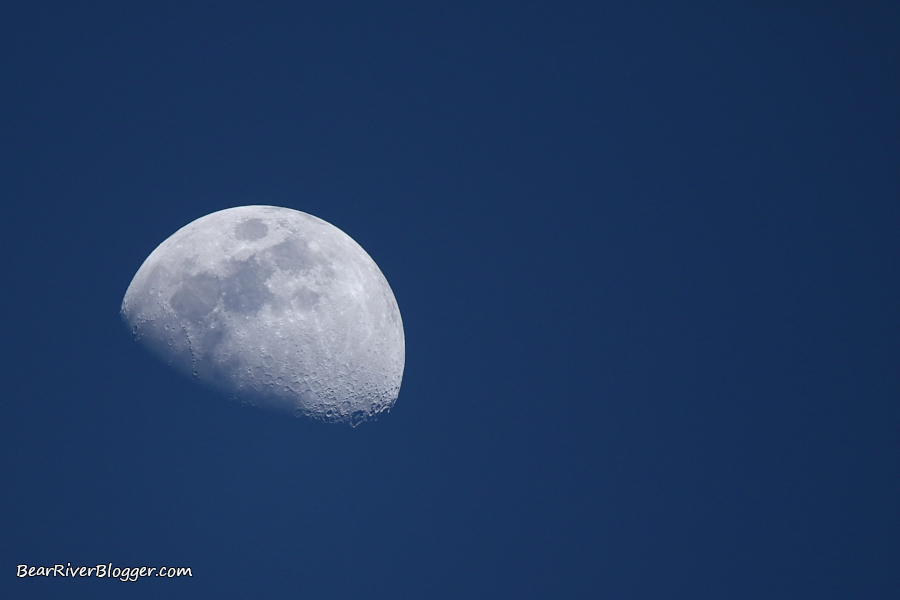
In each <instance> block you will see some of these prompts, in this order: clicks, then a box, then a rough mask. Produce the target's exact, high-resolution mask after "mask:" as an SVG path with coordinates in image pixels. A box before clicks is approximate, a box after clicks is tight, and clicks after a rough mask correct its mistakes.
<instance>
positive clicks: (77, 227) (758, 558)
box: [0, 1, 900, 600]
mask: <svg viewBox="0 0 900 600" xmlns="http://www.w3.org/2000/svg"><path fill="white" fill-rule="evenodd" d="M898 27H900V11H898V8H897V4H896V3H893V2H868V3H859V2H849V1H848V2H843V3H822V2H805V3H799V2H788V3H785V2H755V3H752V6H739V5H738V3H726V4H725V5H723V4H722V3H715V2H688V3H661V2H620V3H615V4H607V5H604V4H599V3H594V2H584V3H566V2H544V3H538V2H523V3H519V4H518V5H516V4H515V3H490V2H474V3H464V2H448V3H440V4H439V3H414V2H409V3H399V2H394V3H388V2H372V3H363V2H357V3H351V2H327V3H319V4H318V5H312V4H311V3H299V2H295V3H284V4H278V3H269V4H268V5H266V4H259V3H255V4H251V3H246V4H225V3H212V2H210V3H199V2H179V3H160V2H154V3H142V4H138V3H72V2H59V3H46V2H24V3H18V5H17V6H11V5H10V6H5V7H4V8H3V9H0V82H2V83H0V85H2V88H0V91H2V93H0V111H2V113H0V114H2V117H0V152H2V154H0V200H2V209H3V210H2V219H0V227H2V236H0V239H2V243H3V256H4V257H5V260H4V279H5V281H6V283H5V285H4V286H3V293H2V295H0V297H2V300H0V302H2V306H3V309H4V310H3V314H4V319H3V335H2V348H3V355H2V359H3V361H2V364H3V373H4V375H5V384H4V391H3V393H2V398H3V399H2V403H0V410H2V414H0V428H2V429H0V457H2V461H0V465H2V466H0V475H2V481H3V490H4V491H3V494H2V500H0V502H2V504H0V509H2V521H0V523H2V529H0V539H2V552H0V557H2V561H0V569H2V570H3V572H4V574H3V576H2V577H0V581H2V582H3V583H2V588H3V589H2V590H0V595H2V596H3V597H8V598H47V597H67V598H92V599H96V598H120V597H132V598H162V597H166V598H201V597H202V598H207V597H208V598H227V597H235V598H247V597H260V598H280V597H291V598H353V599H356V598H390V599H392V600H393V599H397V598H414V599H422V598H448V599H460V598H541V599H543V598H647V599H658V598H686V599H696V598H710V599H720V598H747V599H757V598H767V599H779V598H784V599H792V600H793V599H797V598H814V599H817V600H818V599H822V598H894V597H897V596H898V595H900V569H898V565H900V509H898V507H900V312H898V308H900V268H898V267H900V260H898V259H900V236H898V224H900V168H898V167H900V164H898V156H900V148H898V139H900V83H898V82H900V38H898V36H897V31H898ZM243 204H274V205H279V206H286V207H290V208H294V209H297V210H302V211H304V212H308V213H310V214H313V215H316V216H318V217H320V218H323V219H325V220H327V221H329V222H330V223H332V224H334V225H336V226H337V227H339V228H341V229H342V230H344V231H345V232H347V233H348V234H349V235H351V236H352V237H353V238H354V239H355V240H356V241H357V242H359V243H360V244H361V245H362V246H363V247H364V248H365V249H366V250H367V251H368V253H369V254H370V255H371V256H372V257H373V258H374V259H375V261H376V262H377V263H378V265H379V266H380V267H381V269H382V271H383V272H384V274H385V276H386V277H387V279H388V281H389V282H390V284H391V286H392V288H393V290H394V293H395V295H396V297H397V301H398V303H399V305H400V310H401V313H402V316H403V320H404V325H405V331H406V344H407V362H406V371H405V375H404V379H403V385H402V388H401V391H400V398H399V400H398V402H397V404H396V406H395V407H394V409H393V410H392V411H391V412H390V413H389V414H387V415H384V416H383V417H382V418H380V419H379V420H378V421H376V422H374V423H366V424H363V425H362V426H360V427H358V428H356V429H350V428H346V427H340V426H326V425H322V424H316V423H312V422H307V421H304V420H297V419H291V418H283V417H279V416H277V415H272V414H268V413H264V412H261V411H258V410H254V409H251V408H244V407H241V406H239V405H236V404H230V403H228V402H227V401H224V400H222V399H221V398H219V397H216V396H215V395H214V394H212V393H209V392H207V391H204V390H203V389H200V388H196V387H194V386H192V385H191V384H190V383H189V382H187V381H184V380H182V379H180V378H179V377H178V376H177V375H176V374H174V373H173V372H170V371H169V370H167V369H166V368H165V366H163V365H161V364H157V362H156V361H155V360H154V359H153V358H152V357H151V356H150V355H148V354H147V353H145V352H144V351H143V350H142V349H141V348H140V347H138V346H137V345H136V344H135V343H134V342H133V341H132V339H131V338H130V336H129V334H128V332H127V331H126V330H125V328H124V327H123V326H122V324H121V322H120V319H119V314H118V312H119V305H120V303H121V300H122V296H123V295H124V293H125V289H126V288H127V286H128V284H129V282H130V281H131V277H132V276H133V275H134V273H135V272H136V271H137V269H138V267H139V266H140V265H141V263H142V262H143V260H144V259H145V258H146V256H147V255H148V254H149V253H150V252H151V251H152V250H153V249H154V248H155V247H156V246H157V245H158V244H159V243H160V242H162V241H163V240H164V239H165V238H166V237H168V236H169V235H171V234H172V233H174V232H175V231H176V230H177V229H178V228H180V227H182V226H183V225H185V224H187V223H188V222H190V221H192V220H194V219H196V218H198V217H200V216H203V215H205V214H207V213H210V212H213V211H215V210H219V209H222V208H227V207H231V206H237V205H243ZM68 562H71V563H72V564H73V565H82V564H84V565H96V564H98V563H104V564H105V563H109V562H112V563H114V565H115V566H128V567H132V566H141V565H147V566H161V565H169V566H184V567H191V568H192V570H193V574H194V575H193V577H192V578H190V579H186V578H181V579H173V580H161V579H142V580H140V581H137V582H134V583H122V582H118V581H109V580H96V579H76V580H72V579H60V578H57V579H55V580H53V579H50V580H45V579H34V578H29V579H18V578H16V577H15V569H16V565H18V564H29V565H45V564H49V565H52V564H56V563H68Z"/></svg>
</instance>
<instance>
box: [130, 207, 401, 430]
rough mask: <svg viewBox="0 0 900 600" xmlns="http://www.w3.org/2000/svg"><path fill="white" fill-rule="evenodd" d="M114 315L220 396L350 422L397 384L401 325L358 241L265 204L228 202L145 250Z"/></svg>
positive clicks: (383, 401) (380, 403)
mask: <svg viewBox="0 0 900 600" xmlns="http://www.w3.org/2000/svg"><path fill="white" fill-rule="evenodd" d="M122 318H123V319H124V320H125V321H126V323H127V324H128V325H129V326H130V327H131V330H132V332H133V333H134V335H135V337H136V338H137V339H138V340H139V341H140V342H141V343H142V344H144V345H145V346H146V347H147V348H148V349H149V350H151V351H152V352H153V353H154V354H156V355H157V356H158V357H159V358H161V359H162V360H164V361H165V362H167V363H168V364H170V365H172V366H173V367H175V368H176V369H178V370H180V371H182V372H183V373H185V374H187V375H189V376H191V377H193V378H195V379H198V380H199V381H200V382H201V383H205V384H207V385H209V386H211V387H213V388H216V389H218V390H220V391H221V392H223V393H225V394H226V395H228V396H231V397H234V398H237V399H240V400H243V401H247V402H251V403H254V404H258V405H260V406H266V407H271V408H276V409H281V410H286V411H291V412H293V413H294V414H295V415H297V416H300V415H307V416H310V417H312V418H315V419H321V420H324V421H342V422H349V423H351V424H356V423H359V422H361V421H364V420H366V419H368V418H370V417H372V416H373V415H375V414H377V413H379V412H381V411H384V410H387V409H389V408H390V407H391V406H392V405H393V403H394V401H396V399H397V395H398V394H399V392H400V380H401V379H402V377H403V365H404V361H405V353H406V350H405V342H404V336H403V323H402V321H401V320H400V310H399V308H398V307H397V301H396V299H395V298H394V293H393V292H392V291H391V287H390V286H389V285H388V282H387V280H386V279H385V278H384V275H383V274H382V273H381V271H380V270H379V269H378V266H377V265H376V264H375V261H373V260H372V259H371V258H370V257H369V255H368V254H366V252H365V250H363V249H362V248H361V247H360V246H359V244H357V243H356V242H354V241H353V240H352V239H351V238H350V236H348V235H347V234H345V233H344V232H343V231H341V230H340V229H338V228H337V227H335V226H333V225H330V224H329V223H326V222H325V221H323V220H321V219H318V218H316V217H313V216H311V215H308V214H306V213H303V212H300V211H296V210H291V209H288V208H279V207H275V206H241V207H237V208H229V209H227V210H222V211H219V212H216V213H212V214H210V215H207V216H205V217H201V218H199V219H197V220H196V221H194V222H192V223H190V224H188V225H186V226H185V227H182V228H181V229H179V230H178V231H177V232H175V234H174V235H172V237H170V238H169V239H167V240H166V241H164V242H163V243H162V244H160V245H159V247H158V248H157V249H156V250H154V251H153V253H151V254H150V256H149V257H147V260H145V261H144V264H143V265H141V268H140V269H139V270H138V272H137V274H136V275H135V276H134V279H133V280H132V281H131V285H129V286H128V291H127V292H126V293H125V299H124V300H123V302H122Z"/></svg>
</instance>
